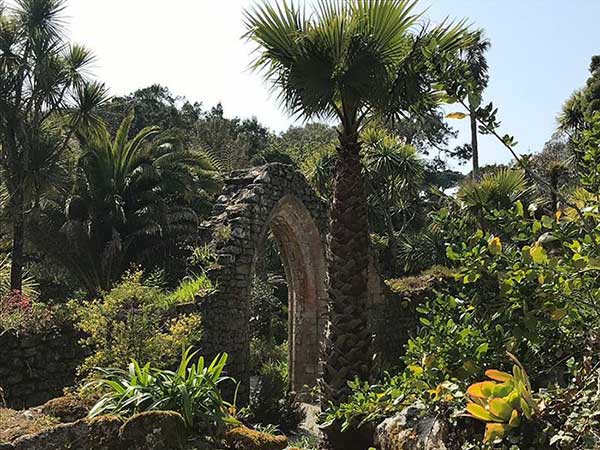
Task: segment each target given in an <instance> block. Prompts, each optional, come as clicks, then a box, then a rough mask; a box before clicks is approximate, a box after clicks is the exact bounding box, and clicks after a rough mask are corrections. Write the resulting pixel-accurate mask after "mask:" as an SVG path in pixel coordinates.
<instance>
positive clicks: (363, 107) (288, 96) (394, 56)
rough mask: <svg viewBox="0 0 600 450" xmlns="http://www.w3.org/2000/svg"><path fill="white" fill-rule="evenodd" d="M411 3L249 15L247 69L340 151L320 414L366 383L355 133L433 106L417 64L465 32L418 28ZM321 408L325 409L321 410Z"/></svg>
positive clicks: (333, 4) (362, 1)
mask: <svg viewBox="0 0 600 450" xmlns="http://www.w3.org/2000/svg"><path fill="white" fill-rule="evenodd" d="M415 8H416V1H413V0H369V1H367V0H349V1H345V2H338V1H333V0H330V1H326V0H322V1H319V2H317V3H316V6H315V8H314V11H313V14H312V15H307V14H306V13H305V11H303V10H301V9H299V8H298V7H296V6H295V5H294V4H290V3H288V2H287V1H284V2H283V3H282V4H280V5H277V6H272V5H270V4H268V3H266V2H265V3H264V4H262V5H260V6H257V7H255V8H254V9H251V10H248V11H247V12H246V15H245V18H246V25H247V30H248V32H247V34H246V36H247V38H248V39H250V40H251V41H253V42H254V43H255V44H257V47H258V48H257V59H256V61H255V63H254V65H253V67H254V68H255V69H256V70H263V71H264V75H265V78H266V79H268V80H269V81H271V82H272V84H273V86H274V88H275V89H276V90H277V91H278V92H279V99H280V100H281V102H282V103H283V104H284V105H285V106H286V108H287V109H288V110H290V111H291V112H292V113H294V114H296V115H298V116H301V117H303V118H305V119H311V118H321V119H326V120H334V119H335V120H337V121H339V123H340V125H339V127H338V130H337V131H338V140H339V143H338V146H337V149H336V151H337V156H338V158H337V163H336V169H335V180H334V193H333V204H332V207H331V223H330V237H329V255H330V256H329V322H328V331H327V336H326V344H325V359H326V361H325V364H324V370H323V379H322V392H323V398H322V404H323V402H332V403H334V404H339V403H340V402H342V401H343V400H344V399H345V398H347V395H348V393H349V387H348V385H347V382H348V381H349V380H352V379H354V378H355V377H358V378H361V379H367V378H369V376H370V367H371V364H370V361H371V334H370V332H369V329H368V327H367V266H368V254H369V239H368V230H369V225H368V217H367V196H366V191H365V185H364V180H363V174H362V164H361V158H360V154H361V141H360V133H361V130H362V129H363V128H364V127H365V125H367V124H368V123H369V122H370V121H371V119H373V118H375V117H381V116H383V117H384V119H391V118H394V117H396V118H397V117H398V116H399V115H400V114H401V113H402V112H403V111H406V110H407V109H410V108H411V107H413V106H414V105H415V104H416V103H417V102H422V103H426V102H433V101H434V98H433V96H432V95H428V94H431V93H432V89H431V80H430V79H428V74H427V72H426V71H420V70H416V69H415V68H416V67H417V66H418V65H417V64H418V63H422V61H423V59H424V54H425V53H427V52H428V53H429V54H431V53H432V52H437V51H456V50H457V49H458V48H460V47H461V46H462V45H464V43H465V42H464V41H465V30H464V26H463V24H462V23H460V24H454V23H450V24H448V23H443V24H442V25H440V26H438V27H435V28H432V29H428V28H427V26H426V25H422V26H421V27H419V24H420V20H421V14H419V13H417V12H416V11H415ZM325 404H326V403H325Z"/></svg>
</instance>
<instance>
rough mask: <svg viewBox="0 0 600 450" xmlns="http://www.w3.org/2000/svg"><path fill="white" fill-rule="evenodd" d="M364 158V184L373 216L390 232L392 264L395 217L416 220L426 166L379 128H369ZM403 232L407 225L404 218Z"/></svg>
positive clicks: (413, 150) (394, 254)
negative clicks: (416, 203)
mask: <svg viewBox="0 0 600 450" xmlns="http://www.w3.org/2000/svg"><path fill="white" fill-rule="evenodd" d="M363 143H364V145H363V152H362V153H363V155H362V161H363V165H364V171H363V172H364V174H365V181H366V184H367V192H368V204H369V209H370V210H372V211H374V212H375V213H374V214H370V215H371V216H372V217H373V219H372V220H371V222H372V223H373V222H374V220H375V217H382V218H383V225H384V227H385V230H386V232H387V236H388V243H389V249H390V254H391V256H392V262H394V261H395V259H396V254H397V242H396V228H395V220H394V217H395V216H401V215H403V216H406V214H405V213H407V212H408V213H409V215H410V213H411V211H410V210H412V213H413V214H412V216H413V217H414V214H416V209H417V208H415V207H414V206H415V204H414V202H415V200H416V199H417V198H418V194H419V192H420V190H421V188H422V185H423V183H422V182H423V172H424V167H423V163H422V162H421V160H420V158H419V156H418V155H417V152H416V150H415V148H414V147H412V146H410V145H406V144H404V143H403V142H402V141H401V140H399V139H398V138H397V137H395V136H392V135H389V134H387V133H385V132H383V131H381V130H378V129H369V130H367V131H366V132H365V133H364V134H363ZM403 222H404V224H403V225H402V227H401V229H400V230H399V231H400V232H402V231H404V228H405V227H406V225H407V223H408V222H410V217H409V218H408V220H407V219H406V217H405V219H404V221H403Z"/></svg>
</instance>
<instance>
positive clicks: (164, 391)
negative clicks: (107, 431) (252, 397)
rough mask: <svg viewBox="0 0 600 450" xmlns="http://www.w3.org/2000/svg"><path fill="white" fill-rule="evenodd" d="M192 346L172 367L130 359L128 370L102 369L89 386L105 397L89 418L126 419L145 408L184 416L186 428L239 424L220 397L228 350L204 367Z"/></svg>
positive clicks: (205, 429)
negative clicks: (110, 415)
mask: <svg viewBox="0 0 600 450" xmlns="http://www.w3.org/2000/svg"><path fill="white" fill-rule="evenodd" d="M195 356H196V353H191V352H190V349H187V350H185V351H184V352H183V355H182V356H181V361H180V363H179V366H178V367H177V369H176V370H175V371H170V370H162V369H159V368H156V367H153V366H152V365H151V364H150V363H147V364H145V365H144V366H141V365H140V364H139V363H138V362H137V361H136V360H132V361H131V363H130V364H129V368H128V369H127V370H123V369H120V368H110V369H100V374H101V377H102V378H100V379H98V380H95V381H94V382H92V385H93V386H94V387H96V388H98V389H100V391H101V392H104V395H103V396H102V398H101V399H100V401H99V402H98V403H96V405H95V406H94V407H93V408H92V409H91V410H90V413H89V416H90V417H95V416H99V415H104V414H112V415H118V416H124V417H129V416H132V415H134V414H137V413H140V412H143V411H152V410H168V411H175V412H178V413H179V414H181V415H182V417H183V418H184V421H185V424H186V427H187V428H188V429H190V430H194V431H198V432H205V433H210V434H219V433H220V432H221V431H222V429H223V426H224V424H225V423H237V421H236V420H235V419H233V418H232V417H231V416H230V415H229V412H228V409H229V408H230V406H231V405H229V404H228V403H226V402H225V401H224V400H223V398H222V397H221V393H220V391H219V387H220V385H221V384H222V383H224V382H227V381H233V380H232V379H231V378H228V377H224V376H223V375H222V374H223V369H224V368H225V364H226V362H227V354H223V355H218V356H217V357H215V359H214V360H213V361H212V362H211V363H210V364H209V365H205V362H204V358H203V357H199V358H198V359H197V361H196V362H195V363H194V362H193V360H194V358H195Z"/></svg>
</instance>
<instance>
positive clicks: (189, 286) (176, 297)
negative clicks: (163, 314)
mask: <svg viewBox="0 0 600 450" xmlns="http://www.w3.org/2000/svg"><path fill="white" fill-rule="evenodd" d="M214 291H215V287H214V286H213V284H212V282H211V280H210V279H209V278H208V277H207V276H206V274H205V273H202V274H201V275H189V276H187V277H185V278H184V279H183V280H182V281H181V283H179V287H178V288H177V289H176V290H175V291H174V292H173V293H172V294H171V295H170V296H169V298H170V300H171V301H172V302H174V303H189V302H193V301H194V300H195V299H196V296H200V297H206V296H207V295H209V294H211V293H212V292H214Z"/></svg>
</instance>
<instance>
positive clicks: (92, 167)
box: [39, 113, 219, 294]
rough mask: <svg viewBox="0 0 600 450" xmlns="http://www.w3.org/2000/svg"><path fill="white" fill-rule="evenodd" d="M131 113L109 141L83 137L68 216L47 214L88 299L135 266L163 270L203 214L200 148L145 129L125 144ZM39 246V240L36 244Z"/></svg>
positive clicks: (205, 187)
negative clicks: (185, 144)
mask: <svg viewBox="0 0 600 450" xmlns="http://www.w3.org/2000/svg"><path fill="white" fill-rule="evenodd" d="M133 121H134V117H133V113H131V114H129V116H128V117H127V118H126V119H125V120H124V121H123V123H122V124H121V126H120V127H119V130H118V131H117V134H116V136H115V138H114V140H113V139H112V138H111V136H110V134H109V132H108V130H106V129H104V130H102V131H99V132H97V133H96V134H93V135H87V134H86V135H84V136H83V137H82V143H81V146H82V151H83V153H82V154H81V156H80V158H79V163H78V168H77V178H76V183H75V186H74V192H73V194H72V195H71V197H70V198H69V199H68V201H67V205H66V208H65V209H66V212H65V215H64V216H63V215H62V214H60V213H58V214H57V211H54V213H53V216H50V215H49V216H48V218H47V220H48V223H49V225H48V227H47V228H49V229H55V230H57V232H56V234H57V235H58V236H59V237H61V238H62V241H61V240H59V241H58V242H57V244H56V245H55V246H54V247H53V248H49V251H53V252H54V254H55V255H56V257H57V258H59V260H61V261H62V262H63V263H64V264H65V265H66V266H67V267H69V269H70V270H71V271H72V273H74V274H76V275H77V277H78V278H79V280H80V281H81V283H82V285H83V286H84V287H85V288H86V290H87V291H88V292H89V293H90V294H95V293H97V292H98V291H100V290H108V289H110V288H111V286H112V283H113V282H114V281H116V280H118V279H119V278H120V277H121V275H122V274H123V272H124V271H125V270H126V269H127V268H128V267H129V266H130V265H131V264H132V263H144V267H145V268H146V269H147V270H152V269H155V268H166V267H165V264H164V262H165V261H168V260H170V257H172V256H173V252H174V251H176V250H177V242H183V241H184V239H185V237H187V236H189V235H190V234H191V233H192V232H193V231H194V230H196V227H197V225H198V221H199V216H200V215H201V214H202V213H203V212H204V213H206V212H207V206H209V203H208V193H209V192H212V191H215V190H217V189H218V187H219V184H218V180H217V178H216V173H215V171H214V169H213V168H212V166H211V165H210V163H209V162H208V159H207V158H206V157H205V156H204V154H203V153H202V152H201V151H196V150H189V149H186V148H184V147H183V146H182V145H181V142H180V141H178V140H177V138H176V137H173V136H172V135H170V134H168V133H162V134H161V133H160V131H159V129H158V128H157V127H146V128H144V129H142V130H141V131H140V132H139V133H137V134H136V135H135V136H133V137H132V138H131V139H128V136H129V134H130V130H131V127H132V124H133ZM39 245H40V246H43V245H44V243H43V242H40V243H39Z"/></svg>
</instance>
